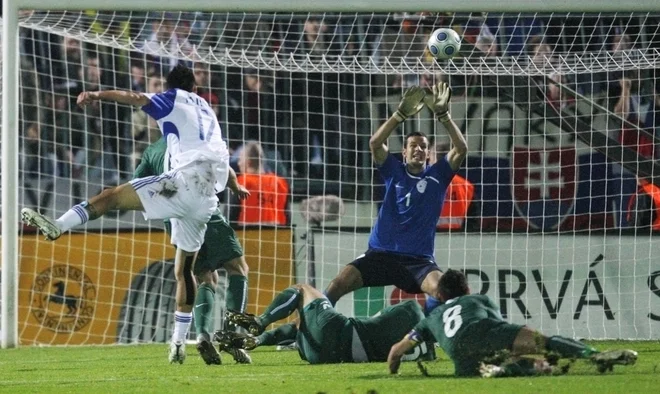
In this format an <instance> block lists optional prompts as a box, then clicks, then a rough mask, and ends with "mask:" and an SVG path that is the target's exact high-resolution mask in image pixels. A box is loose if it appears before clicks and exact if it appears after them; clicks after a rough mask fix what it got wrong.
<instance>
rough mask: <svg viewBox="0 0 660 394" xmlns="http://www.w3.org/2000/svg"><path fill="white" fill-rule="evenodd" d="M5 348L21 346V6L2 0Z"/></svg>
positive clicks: (1, 326) (2, 323) (2, 325)
mask: <svg viewBox="0 0 660 394" xmlns="http://www.w3.org/2000/svg"><path fill="white" fill-rule="evenodd" d="M2 5H3V21H2V22H3V23H2V59H3V61H2V271H0V272H1V275H2V278H1V279H0V280H1V281H2V284H1V285H0V287H1V288H2V295H1V296H2V300H1V302H0V303H1V304H2V310H0V314H1V315H2V318H1V319H0V330H1V331H2V335H1V336H2V338H1V339H2V347H3V348H13V347H16V346H18V210H19V208H18V135H19V133H20V130H19V128H18V58H19V56H18V6H17V4H16V0H2Z"/></svg>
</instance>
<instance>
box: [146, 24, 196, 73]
mask: <svg viewBox="0 0 660 394" xmlns="http://www.w3.org/2000/svg"><path fill="white" fill-rule="evenodd" d="M172 18H173V17H172V16H171V15H170V14H168V13H166V14H164V15H163V17H162V19H161V20H154V21H153V22H152V29H153V32H152V33H151V36H150V37H149V40H147V42H146V43H145V45H144V47H143V50H144V51H145V52H146V53H147V54H148V55H150V56H152V57H153V58H154V60H156V61H157V62H158V63H159V65H160V67H162V68H163V70H167V71H169V70H170V69H172V68H174V67H175V66H176V65H177V64H178V63H179V59H178V58H177V56H176V55H177V54H179V53H182V54H184V55H190V54H191V53H192V46H191V45H190V43H189V42H188V39H187V37H184V36H181V35H180V34H179V33H181V32H182V30H181V28H183V29H184V30H183V31H184V32H185V31H187V30H186V28H185V27H177V26H176V24H175V22H174V20H173V19H172ZM177 30H178V31H179V33H177ZM163 51H165V52H168V53H169V54H170V55H172V56H170V57H169V58H163V57H162V55H163ZM161 71H162V70H161Z"/></svg>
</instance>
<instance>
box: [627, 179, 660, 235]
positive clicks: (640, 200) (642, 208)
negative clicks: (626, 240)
mask: <svg viewBox="0 0 660 394" xmlns="http://www.w3.org/2000/svg"><path fill="white" fill-rule="evenodd" d="M637 182H638V184H639V189H638V190H637V192H636V193H635V194H633V195H632V196H631V197H630V201H629V202H628V216H627V220H628V223H629V224H630V225H631V226H633V227H635V228H636V229H642V228H651V230H654V231H660V187H658V186H656V185H654V184H652V183H651V182H649V181H647V180H645V179H642V178H638V179H637Z"/></svg>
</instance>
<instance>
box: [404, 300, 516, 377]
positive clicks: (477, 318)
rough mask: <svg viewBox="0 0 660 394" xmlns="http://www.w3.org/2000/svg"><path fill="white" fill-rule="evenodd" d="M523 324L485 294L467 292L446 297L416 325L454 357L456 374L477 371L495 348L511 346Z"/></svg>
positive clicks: (418, 332) (428, 338) (417, 332)
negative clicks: (510, 320)
mask: <svg viewBox="0 0 660 394" xmlns="http://www.w3.org/2000/svg"><path fill="white" fill-rule="evenodd" d="M521 327H522V326H518V325H514V324H509V323H507V322H506V321H504V320H503V319H502V315H501V314H500V309H499V307H498V306H497V305H496V304H495V302H494V301H493V300H491V299H490V298H488V296H485V295H478V294H475V295H465V296H461V297H457V298H454V299H452V300H449V301H447V302H446V303H445V304H443V305H440V306H439V307H437V308H436V309H434V310H433V312H431V314H430V315H429V316H428V317H427V318H426V319H424V320H422V321H421V322H420V323H419V324H417V325H416V326H415V329H414V330H415V332H416V334H417V335H419V336H420V337H421V338H411V339H413V340H415V341H421V340H424V341H434V340H435V341H436V342H438V344H439V345H440V347H441V348H442V350H444V351H445V353H447V356H449V358H451V359H452V361H454V365H455V368H456V374H457V375H462V376H466V375H474V374H475V373H477V372H478V365H479V362H480V361H481V360H482V359H483V358H484V357H487V356H490V355H492V354H493V353H494V352H496V351H498V350H503V349H509V350H510V349H511V345H512V344H513V340H514V339H515V337H516V335H517V334H518V332H519V331H520V328H521Z"/></svg>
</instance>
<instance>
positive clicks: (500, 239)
mask: <svg viewBox="0 0 660 394" xmlns="http://www.w3.org/2000/svg"><path fill="white" fill-rule="evenodd" d="M368 237H369V234H367V233H357V234H356V233H354V232H352V231H351V232H330V231H328V230H326V231H325V233H323V234H322V233H317V234H315V235H314V240H315V245H314V247H315V252H316V256H321V258H317V260H316V262H315V264H316V265H317V266H316V270H317V272H323V275H322V277H323V278H324V280H323V281H322V283H320V285H321V286H323V287H325V286H327V285H328V282H329V279H327V280H326V278H330V279H332V278H333V276H334V275H333V271H335V272H338V271H339V269H341V268H342V267H343V265H337V264H323V261H341V262H344V263H348V262H350V261H352V260H353V259H354V258H355V257H356V256H355V255H354V251H353V249H352V248H346V249H342V248H338V247H337V245H365V246H366V245H367V242H368ZM659 255H660V238H658V237H640V236H637V237H635V236H633V235H604V234H603V233H600V234H597V235H595V234H594V235H587V234H578V235H547V234H546V235H543V234H465V233H459V234H456V233H438V235H437V236H436V260H437V262H438V265H439V266H440V268H441V269H447V268H454V269H460V270H464V272H466V274H467V277H468V281H469V284H470V287H471V289H472V291H473V292H474V293H477V292H478V293H481V294H487V295H488V296H490V297H491V298H493V299H494V300H495V302H496V303H497V304H498V305H499V306H500V309H501V312H502V315H503V317H504V318H506V319H507V320H509V321H511V322H514V323H519V324H527V325H530V326H532V327H535V328H539V329H541V330H542V331H543V332H545V333H547V334H549V335H554V334H559V335H565V336H569V337H576V338H590V339H606V338H608V339H611V338H615V339H659V338H660V260H659V259H658V258H657V256H659ZM480 262H481V263H480ZM406 298H417V299H418V300H419V301H420V302H423V300H424V297H423V296H419V295H418V296H414V295H410V294H405V293H403V292H401V291H400V290H398V289H395V288H393V287H386V288H384V289H383V288H372V289H361V290H359V291H357V292H355V293H354V294H353V295H349V296H346V298H344V299H342V300H340V301H339V303H338V309H339V310H340V311H341V312H344V313H346V314H351V315H355V316H358V317H364V316H371V315H373V314H375V313H376V312H378V311H379V310H380V309H382V308H383V307H384V306H385V305H387V304H395V303H397V302H399V301H400V300H401V299H406Z"/></svg>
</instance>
